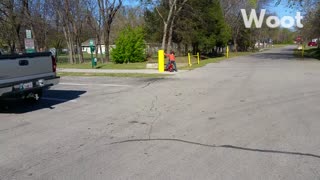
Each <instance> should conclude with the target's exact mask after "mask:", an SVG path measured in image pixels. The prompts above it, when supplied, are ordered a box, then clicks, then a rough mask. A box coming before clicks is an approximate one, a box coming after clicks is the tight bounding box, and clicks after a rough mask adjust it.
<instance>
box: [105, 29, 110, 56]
mask: <svg viewBox="0 0 320 180" xmlns="http://www.w3.org/2000/svg"><path fill="white" fill-rule="evenodd" d="M109 40H110V29H106V31H105V35H104V44H105V55H106V59H105V62H109V60H110V53H109V45H110V42H109Z"/></svg>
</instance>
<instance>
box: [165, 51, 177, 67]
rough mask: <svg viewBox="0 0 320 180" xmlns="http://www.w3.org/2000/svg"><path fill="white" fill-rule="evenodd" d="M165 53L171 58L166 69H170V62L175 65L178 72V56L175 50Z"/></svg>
mask: <svg viewBox="0 0 320 180" xmlns="http://www.w3.org/2000/svg"><path fill="white" fill-rule="evenodd" d="M165 55H166V56H167V57H168V58H169V61H168V63H167V66H166V69H168V67H169V65H170V63H172V64H173V65H174V70H175V71H176V72H178V69H177V64H176V57H175V56H174V51H171V52H170V54H165Z"/></svg>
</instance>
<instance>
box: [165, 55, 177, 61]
mask: <svg viewBox="0 0 320 180" xmlns="http://www.w3.org/2000/svg"><path fill="white" fill-rule="evenodd" d="M166 56H167V57H168V58H169V60H170V61H175V60H176V57H175V56H174V54H166Z"/></svg>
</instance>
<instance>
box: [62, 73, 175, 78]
mask: <svg viewBox="0 0 320 180" xmlns="http://www.w3.org/2000/svg"><path fill="white" fill-rule="evenodd" d="M58 76H108V77H131V78H164V77H168V76H171V75H170V74H143V73H78V72H77V73H75V72H58Z"/></svg>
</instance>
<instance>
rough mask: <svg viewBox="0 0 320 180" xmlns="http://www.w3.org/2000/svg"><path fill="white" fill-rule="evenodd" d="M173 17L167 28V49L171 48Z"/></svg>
mask: <svg viewBox="0 0 320 180" xmlns="http://www.w3.org/2000/svg"><path fill="white" fill-rule="evenodd" d="M175 19H176V18H175V17H173V18H172V21H171V23H170V28H169V36H168V45H167V48H168V50H172V35H173V27H174V21H175Z"/></svg>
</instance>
